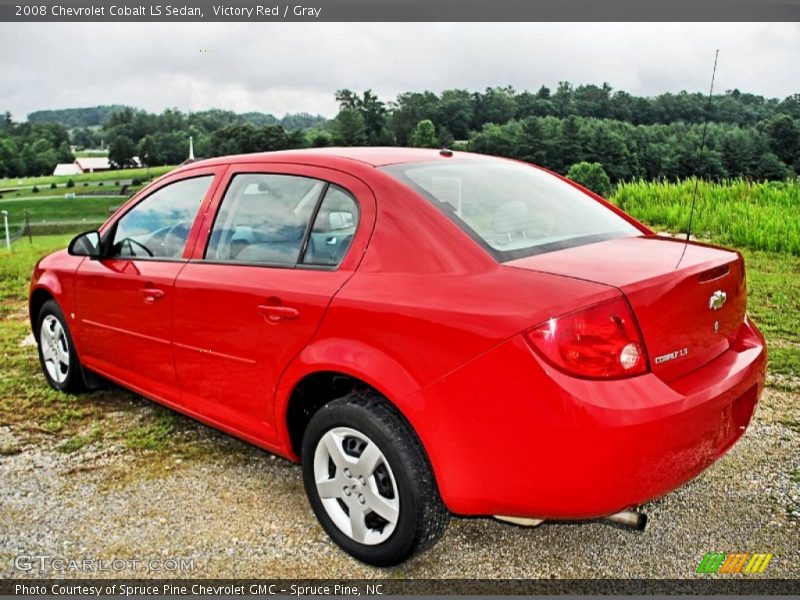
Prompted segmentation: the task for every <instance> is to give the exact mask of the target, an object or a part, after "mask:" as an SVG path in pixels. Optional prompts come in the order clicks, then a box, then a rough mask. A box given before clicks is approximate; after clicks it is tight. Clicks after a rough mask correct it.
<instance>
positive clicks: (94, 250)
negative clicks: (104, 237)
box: [67, 231, 102, 259]
mask: <svg viewBox="0 0 800 600" xmlns="http://www.w3.org/2000/svg"><path fill="white" fill-rule="evenodd" d="M101 250H102V248H101V247H100V232H99V231H87V232H86V233H81V234H80V235H77V236H75V237H74V238H72V241H71V242H70V243H69V247H68V248H67V252H69V253H70V254H71V255H72V256H88V257H89V258H92V259H96V258H100V256H101V254H102V252H101Z"/></svg>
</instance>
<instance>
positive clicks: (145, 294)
mask: <svg viewBox="0 0 800 600" xmlns="http://www.w3.org/2000/svg"><path fill="white" fill-rule="evenodd" d="M139 293H140V294H141V296H142V300H144V301H145V302H146V303H147V304H152V303H153V302H155V301H156V300H161V299H162V298H163V297H164V290H160V289H158V288H154V287H146V288H142V289H141V290H139Z"/></svg>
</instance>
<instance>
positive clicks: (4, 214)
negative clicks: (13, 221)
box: [2, 210, 11, 252]
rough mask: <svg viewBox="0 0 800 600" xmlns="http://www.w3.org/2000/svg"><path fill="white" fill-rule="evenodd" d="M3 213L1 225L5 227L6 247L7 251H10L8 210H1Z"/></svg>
mask: <svg viewBox="0 0 800 600" xmlns="http://www.w3.org/2000/svg"><path fill="white" fill-rule="evenodd" d="M2 214H3V225H4V226H5V228H6V248H8V251H9V252H11V234H10V233H9V232H8V211H7V210H4V211H2Z"/></svg>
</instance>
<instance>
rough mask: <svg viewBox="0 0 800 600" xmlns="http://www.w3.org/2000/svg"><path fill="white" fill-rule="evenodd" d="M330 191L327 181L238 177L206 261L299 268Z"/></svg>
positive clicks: (224, 201)
mask: <svg viewBox="0 0 800 600" xmlns="http://www.w3.org/2000/svg"><path fill="white" fill-rule="evenodd" d="M325 188H326V184H325V182H323V181H320V180H318V179H311V178H309V177H298V176H294V175H275V174H263V173H246V174H239V175H236V176H235V177H234V178H233V180H232V181H231V184H230V186H229V187H228V190H227V191H226V193H225V197H224V198H223V199H222V205H221V207H220V210H219V213H218V214H217V218H216V219H215V221H214V227H213V228H212V230H211V236H210V237H209V241H208V248H207V249H206V256H205V257H206V259H207V260H212V261H217V262H240V263H256V264H268V265H277V266H294V265H296V264H297V261H298V258H299V256H300V251H301V250H302V247H303V240H304V238H305V234H306V230H307V228H308V224H309V222H310V221H311V216H312V214H313V213H314V209H315V208H316V206H317V203H318V202H319V199H320V196H321V195H322V193H323V191H324V190H325Z"/></svg>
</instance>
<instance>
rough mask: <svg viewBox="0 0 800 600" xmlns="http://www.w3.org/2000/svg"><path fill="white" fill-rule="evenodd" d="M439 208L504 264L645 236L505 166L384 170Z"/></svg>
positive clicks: (576, 194) (554, 182)
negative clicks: (603, 242) (605, 241)
mask: <svg viewBox="0 0 800 600" xmlns="http://www.w3.org/2000/svg"><path fill="white" fill-rule="evenodd" d="M383 169H384V170H385V171H387V172H389V173H391V174H392V175H394V176H395V177H397V178H398V179H399V180H401V181H402V182H403V183H405V184H406V185H408V186H410V187H412V188H414V189H415V190H416V191H417V192H419V193H420V195H422V196H423V197H425V198H426V199H428V200H430V201H431V202H432V203H433V204H435V205H436V206H437V207H439V209H440V210H442V212H443V213H444V214H445V215H447V217H448V218H450V219H452V220H453V221H455V222H456V223H457V224H458V225H459V226H460V227H461V228H462V229H463V230H464V231H465V232H466V233H467V234H469V235H470V236H471V237H472V238H473V239H475V240H476V241H477V242H478V243H479V244H481V245H482V246H483V247H484V248H485V249H486V250H487V251H488V252H489V253H490V254H492V256H494V257H495V258H496V259H497V260H499V261H500V262H505V261H509V260H514V259H516V258H521V257H523V256H530V255H533V254H541V253H543V252H549V251H551V250H559V249H562V248H570V247H573V246H580V245H583V244H590V243H593V242H599V241H603V240H608V239H613V238H618V237H628V236H636V235H641V231H639V229H637V228H636V227H634V226H633V225H631V224H630V223H629V222H628V221H626V220H625V219H623V218H622V217H621V216H619V215H617V214H616V213H614V212H613V211H611V210H609V209H608V208H607V207H605V206H603V205H602V204H600V203H599V202H596V201H595V200H594V199H593V198H591V197H589V196H587V195H586V194H584V193H583V192H581V191H580V190H578V189H576V188H574V187H573V186H571V185H570V184H568V183H566V182H564V181H562V180H560V179H559V178H557V177H555V176H554V175H551V174H549V173H547V172H545V171H542V170H540V169H536V168H535V167H532V166H529V165H525V164H523V163H516V162H512V161H504V160H499V159H498V160H489V159H487V160H462V161H457V160H456V161H452V162H451V161H446V162H445V161H436V162H427V163H407V164H399V165H390V166H388V167H384V168H383Z"/></svg>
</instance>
